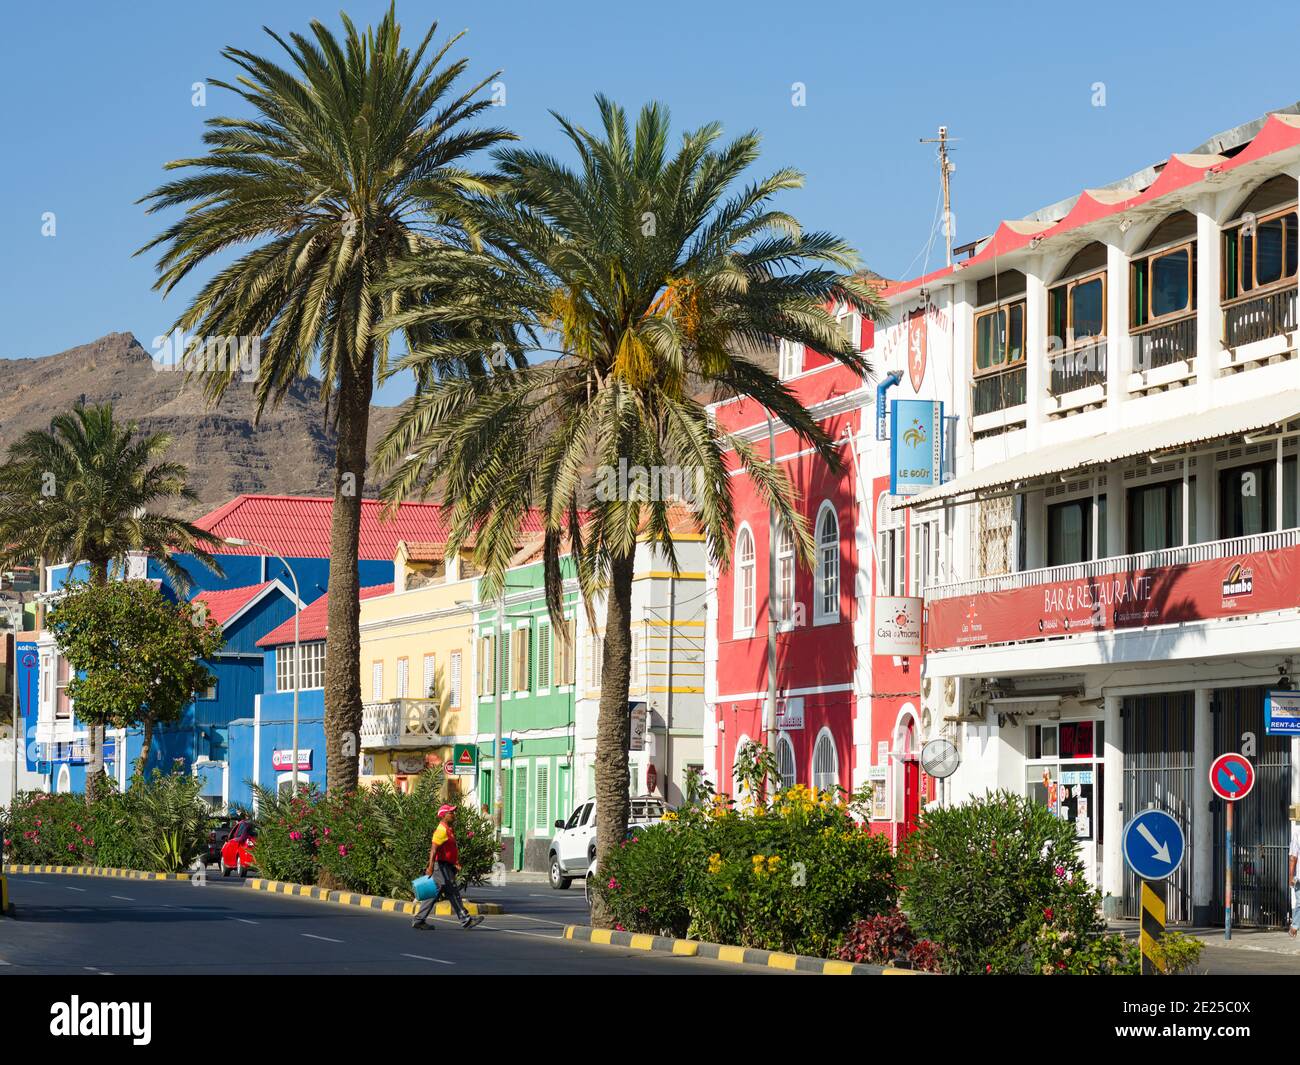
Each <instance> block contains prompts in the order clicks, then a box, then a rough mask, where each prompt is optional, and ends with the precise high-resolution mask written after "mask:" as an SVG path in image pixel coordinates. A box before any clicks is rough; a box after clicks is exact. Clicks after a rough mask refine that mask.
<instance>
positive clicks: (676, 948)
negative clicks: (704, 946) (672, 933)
mask: <svg viewBox="0 0 1300 1065" xmlns="http://www.w3.org/2000/svg"><path fill="white" fill-rule="evenodd" d="M673 953H674V954H681V955H684V956H685V957H687V958H694V957H696V956H698V955H699V953H700V945H699V943H697V942H695V941H694V940H691V939H674V940H673Z"/></svg>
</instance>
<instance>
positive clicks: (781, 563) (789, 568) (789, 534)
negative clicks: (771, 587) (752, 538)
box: [776, 521, 794, 625]
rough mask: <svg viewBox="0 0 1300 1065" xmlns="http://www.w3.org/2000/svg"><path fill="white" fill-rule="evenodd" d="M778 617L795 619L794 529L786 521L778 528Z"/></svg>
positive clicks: (782, 620) (784, 621)
mask: <svg viewBox="0 0 1300 1065" xmlns="http://www.w3.org/2000/svg"><path fill="white" fill-rule="evenodd" d="M776 619H777V622H778V623H779V624H781V625H790V624H792V623H793V621H794V530H793V529H792V528H791V527H790V525H789V524H788V523H787V522H784V521H783V522H781V523H780V524H779V525H778V526H777V530H776Z"/></svg>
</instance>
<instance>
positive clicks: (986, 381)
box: [972, 362, 1025, 417]
mask: <svg viewBox="0 0 1300 1065" xmlns="http://www.w3.org/2000/svg"><path fill="white" fill-rule="evenodd" d="M972 391H973V393H974V394H973V396H972V400H973V402H972V406H973V407H974V409H975V414H976V416H977V417H978V416H979V415H981V414H992V413H993V412H994V411H999V410H1006V409H1007V408H1008V407H1018V406H1020V404H1022V403H1024V401H1025V364H1024V363H1023V362H1022V363H1020V365H1019V366H1016V367H1015V368H1014V369H1010V370H1003V371H1002V372H1001V373H993V374H986V375H984V376H983V377H977V378H975V383H974V386H973V388H972Z"/></svg>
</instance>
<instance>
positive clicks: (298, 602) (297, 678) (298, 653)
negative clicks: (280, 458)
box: [222, 536, 302, 798]
mask: <svg viewBox="0 0 1300 1065" xmlns="http://www.w3.org/2000/svg"><path fill="white" fill-rule="evenodd" d="M222 542H223V543H227V544H230V545H231V546H232V547H255V548H257V549H258V550H259V551H265V552H266V553H267V554H268V555H274V556H275V557H276V558H278V559H279V560H280V562H281V563H282V564H283V565H284V568H285V569H286V570H287V571H288V573H289V579H290V580H291V581H293V600H294V602H293V754H292V755H290V760H291V761H292V763H293V769H292V776H291V777H290V785H289V788H290V793H291V794H292V795H293V796H294V798H297V796H298V691H299V689H300V688H301V687H302V646H301V643H300V641H299V634H298V615H299V614H300V613H301V612H302V596H301V595H300V594H299V593H298V577H297V575H296V574H295V573H294V572H293V567H292V566H291V565H289V563H288V561H287V560H286V559H285V557H284V556H283V555H279V554H276V553H275V552H274V551H272V550H271V549H270V548H269V547H267V546H266V545H265V544H259V543H257V542H255V541H253V540H242V539H239V538H238V537H234V536H227V537H225V539H224V540H223V541H222Z"/></svg>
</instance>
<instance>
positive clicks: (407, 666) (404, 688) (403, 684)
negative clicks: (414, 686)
mask: <svg viewBox="0 0 1300 1065" xmlns="http://www.w3.org/2000/svg"><path fill="white" fill-rule="evenodd" d="M410 694H411V660H410V659H409V658H407V657H406V656H405V655H403V656H402V657H401V658H399V659H398V660H397V698H399V699H405V698H407V697H408V696H409V695H410Z"/></svg>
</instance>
